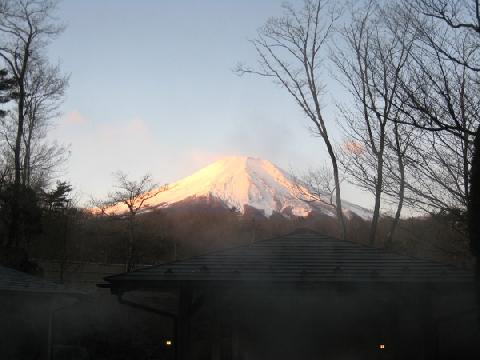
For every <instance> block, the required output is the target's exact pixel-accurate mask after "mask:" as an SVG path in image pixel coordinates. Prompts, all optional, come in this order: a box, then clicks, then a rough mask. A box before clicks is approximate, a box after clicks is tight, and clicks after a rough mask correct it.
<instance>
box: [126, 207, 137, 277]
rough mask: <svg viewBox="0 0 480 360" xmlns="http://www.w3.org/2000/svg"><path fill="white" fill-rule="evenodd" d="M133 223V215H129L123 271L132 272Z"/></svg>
mask: <svg viewBox="0 0 480 360" xmlns="http://www.w3.org/2000/svg"><path fill="white" fill-rule="evenodd" d="M134 222H135V214H131V215H130V218H129V220H128V244H127V261H126V262H125V271H132V270H133V265H134V264H133V241H134V233H133V231H134V230H133V226H134Z"/></svg>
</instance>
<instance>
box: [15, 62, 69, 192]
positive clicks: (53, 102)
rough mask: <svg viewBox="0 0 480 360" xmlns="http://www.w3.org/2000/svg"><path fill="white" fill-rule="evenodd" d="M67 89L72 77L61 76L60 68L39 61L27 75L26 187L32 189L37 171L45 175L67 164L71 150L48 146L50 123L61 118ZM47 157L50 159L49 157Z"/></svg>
mask: <svg viewBox="0 0 480 360" xmlns="http://www.w3.org/2000/svg"><path fill="white" fill-rule="evenodd" d="M67 86H68V76H65V75H62V74H61V73H60V69H59V67H58V65H57V66H51V65H49V64H48V63H46V62H45V61H37V62H35V63H34V64H32V66H31V67H30V69H29V71H28V73H27V89H28V93H27V96H26V99H25V125H26V127H25V131H24V134H23V143H24V146H23V163H22V183H23V184H24V185H26V186H30V185H31V180H32V173H33V175H35V174H34V172H35V171H37V174H36V175H37V176H38V175H39V174H38V172H41V173H43V174H44V173H46V172H47V171H46V170H50V171H51V170H52V168H53V167H55V165H58V164H59V163H62V162H63V161H64V160H65V156H64V155H65V153H66V152H67V149H66V148H65V147H63V146H59V145H57V144H55V143H53V144H48V143H46V142H45V137H46V135H47V132H48V130H49V127H50V120H51V119H52V118H54V117H56V116H58V115H59V113H58V108H59V106H60V104H61V102H62V100H63V97H64V95H65V90H66V88H67ZM45 153H48V155H49V156H48V157H46V156H45ZM42 160H44V161H42ZM39 170H40V171H39Z"/></svg>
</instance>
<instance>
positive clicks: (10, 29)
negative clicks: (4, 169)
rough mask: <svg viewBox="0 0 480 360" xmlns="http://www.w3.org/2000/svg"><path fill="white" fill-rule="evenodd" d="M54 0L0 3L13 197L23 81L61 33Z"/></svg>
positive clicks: (14, 233) (14, 238) (14, 226)
mask: <svg viewBox="0 0 480 360" xmlns="http://www.w3.org/2000/svg"><path fill="white" fill-rule="evenodd" d="M56 6H57V1H56V0H3V1H2V2H0V59H2V60H3V63H4V65H5V66H6V68H7V69H8V71H9V73H11V75H12V78H13V79H14V83H15V86H14V88H15V89H14V92H15V101H16V114H17V119H16V134H15V141H14V144H13V153H14V169H15V171H14V194H15V198H17V199H18V196H19V192H20V184H21V166H22V142H23V138H24V131H25V116H26V101H27V95H28V87H27V78H28V73H29V70H30V68H31V66H32V64H34V63H35V62H38V61H39V60H40V59H41V58H42V57H43V56H44V55H43V54H42V51H43V49H44V48H45V47H46V45H47V44H48V42H49V41H50V40H51V39H53V38H54V37H55V36H57V35H58V34H60V33H61V32H62V30H63V26H62V25H58V23H57V21H55V19H54V18H53V13H54V11H55V9H56ZM12 212H13V217H12V222H11V224H10V229H9V239H10V241H9V245H11V244H12V243H18V224H19V215H20V214H19V205H18V201H14V202H13V208H12Z"/></svg>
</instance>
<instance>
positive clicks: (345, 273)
mask: <svg viewBox="0 0 480 360" xmlns="http://www.w3.org/2000/svg"><path fill="white" fill-rule="evenodd" d="M105 280H106V281H108V282H110V283H112V285H113V286H114V287H115V286H116V284H118V285H120V283H124V282H128V283H130V284H133V283H136V282H139V281H140V282H142V283H143V284H144V285H145V284H146V283H147V284H149V285H152V286H155V284H159V282H161V283H163V284H166V282H171V281H229V282H236V281H247V282H258V281H268V282H311V283H315V282H471V281H473V280H474V277H473V272H470V271H467V270H461V269H458V268H455V267H453V266H449V265H444V264H441V263H436V262H432V261H427V260H423V259H418V258H413V257H409V256H404V255H398V254H395V253H391V252H388V251H386V250H384V249H378V248H374V247H369V246H365V245H361V244H358V243H354V242H350V241H343V240H338V239H335V238H332V237H328V236H323V235H320V234H317V233H312V232H302V233H292V234H290V235H286V236H282V237H277V238H273V239H269V240H263V241H258V242H255V243H252V244H251V245H246V246H240V247H236V248H231V249H227V250H221V251H216V252H212V253H208V254H205V255H200V256H195V257H192V258H189V259H186V260H179V261H175V262H171V263H167V264H162V265H159V266H154V267H149V268H144V269H140V270H136V271H133V272H129V273H124V274H119V275H113V276H109V277H106V278H105Z"/></svg>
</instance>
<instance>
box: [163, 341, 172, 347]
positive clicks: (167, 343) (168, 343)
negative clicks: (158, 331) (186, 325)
mask: <svg viewBox="0 0 480 360" xmlns="http://www.w3.org/2000/svg"><path fill="white" fill-rule="evenodd" d="M164 343H165V346H172V345H173V341H172V340H165V342H164Z"/></svg>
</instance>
